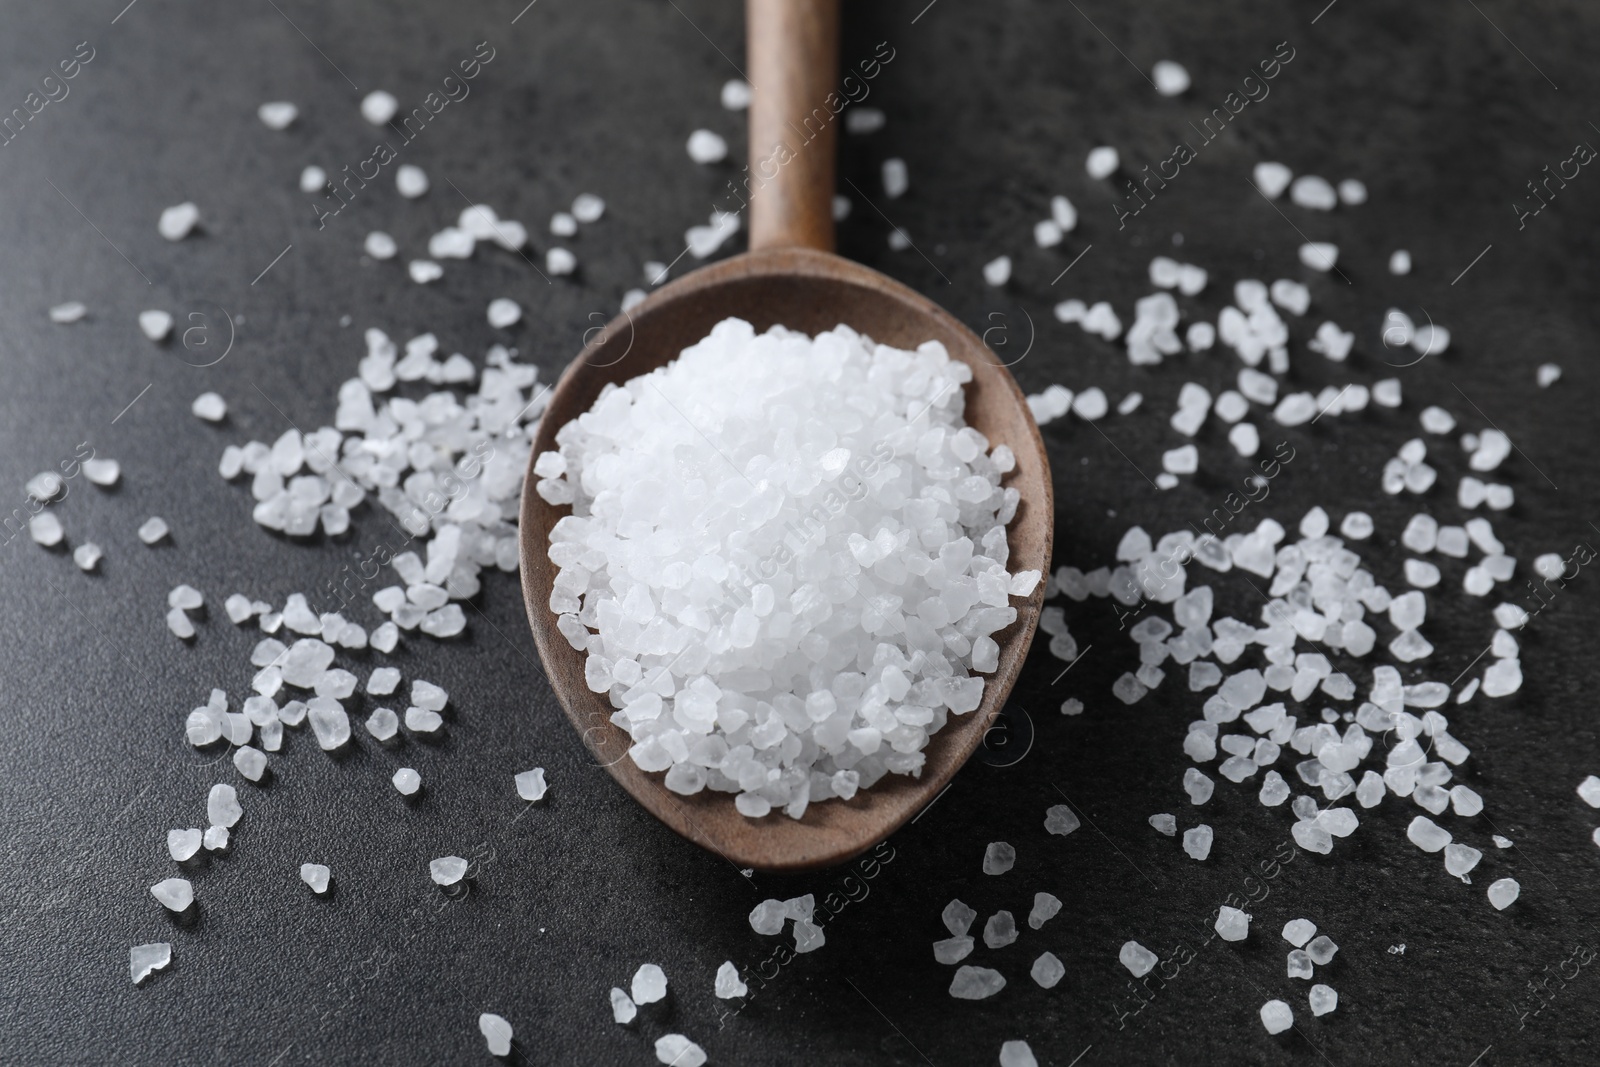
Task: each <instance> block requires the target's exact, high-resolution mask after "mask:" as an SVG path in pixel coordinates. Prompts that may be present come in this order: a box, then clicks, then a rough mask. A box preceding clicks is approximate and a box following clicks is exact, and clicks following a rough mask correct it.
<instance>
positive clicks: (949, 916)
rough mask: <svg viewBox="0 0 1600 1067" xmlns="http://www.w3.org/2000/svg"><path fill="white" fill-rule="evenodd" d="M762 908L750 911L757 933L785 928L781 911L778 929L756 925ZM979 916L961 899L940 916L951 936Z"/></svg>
mask: <svg viewBox="0 0 1600 1067" xmlns="http://www.w3.org/2000/svg"><path fill="white" fill-rule="evenodd" d="M766 903H767V904H776V903H778V902H777V901H771V900H769V901H767V902H766ZM760 910H761V908H760V907H757V908H756V911H753V912H751V913H750V925H751V926H752V927H755V929H756V933H758V934H768V933H770V934H775V933H777V932H778V930H781V929H783V916H782V914H781V913H780V914H779V916H778V925H777V928H776V929H770V930H763V929H761V928H760V927H756V912H758V911H760ZM977 917H978V913H977V912H976V911H973V910H972V909H971V908H969V907H967V905H965V904H963V903H962V902H961V901H959V900H952V901H951V902H950V903H948V904H946V905H945V906H944V911H943V912H941V913H940V915H939V918H940V919H941V920H943V922H944V928H945V929H946V930H949V931H950V934H951V936H953V937H961V936H963V935H965V934H966V932H967V931H968V930H970V929H971V928H972V920H973V919H976V918H977Z"/></svg>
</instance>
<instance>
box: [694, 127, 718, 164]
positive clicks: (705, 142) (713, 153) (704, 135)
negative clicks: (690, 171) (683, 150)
mask: <svg viewBox="0 0 1600 1067" xmlns="http://www.w3.org/2000/svg"><path fill="white" fill-rule="evenodd" d="M686 147H687V148H688V151H689V158H690V159H692V160H694V161H695V162H696V163H721V162H722V161H723V160H724V159H727V158H728V142H727V141H726V140H725V139H724V138H723V137H722V136H721V135H720V134H717V133H713V132H712V131H711V130H704V129H701V130H695V131H694V132H693V133H691V134H690V135H689V140H688V143H687V145H686Z"/></svg>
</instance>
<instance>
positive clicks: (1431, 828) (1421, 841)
mask: <svg viewBox="0 0 1600 1067" xmlns="http://www.w3.org/2000/svg"><path fill="white" fill-rule="evenodd" d="M1406 837H1407V839H1409V840H1410V841H1411V843H1412V844H1413V845H1416V846H1417V847H1418V848H1420V849H1422V851H1424V852H1438V851H1439V850H1440V849H1442V848H1444V847H1445V846H1446V845H1448V844H1449V843H1450V840H1451V838H1450V831H1448V830H1446V829H1444V828H1443V827H1441V826H1440V825H1439V824H1438V823H1436V822H1434V821H1433V820H1432V819H1430V818H1428V817H1427V816H1426V815H1418V816H1416V817H1415V818H1413V819H1412V820H1411V824H1410V825H1409V826H1408V827H1407V828H1406Z"/></svg>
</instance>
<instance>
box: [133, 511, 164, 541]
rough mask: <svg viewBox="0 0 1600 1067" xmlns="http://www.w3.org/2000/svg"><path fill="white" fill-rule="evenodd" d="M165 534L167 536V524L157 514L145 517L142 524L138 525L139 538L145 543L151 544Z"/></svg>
mask: <svg viewBox="0 0 1600 1067" xmlns="http://www.w3.org/2000/svg"><path fill="white" fill-rule="evenodd" d="M165 536H167V524H166V521H165V520H163V519H161V518H160V517H159V516H157V517H155V518H150V519H146V520H145V522H144V525H143V526H140V527H139V540H141V541H143V542H144V543H145V544H147V545H153V544H155V543H156V542H157V541H159V540H161V539H162V538H163V537H165Z"/></svg>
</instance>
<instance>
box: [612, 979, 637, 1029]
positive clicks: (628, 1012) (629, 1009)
mask: <svg viewBox="0 0 1600 1067" xmlns="http://www.w3.org/2000/svg"><path fill="white" fill-rule="evenodd" d="M638 1014H639V1009H638V1007H637V1006H636V1005H635V1004H634V1003H633V998H632V997H630V996H628V994H626V993H624V992H623V991H622V990H620V989H618V988H617V987H616V986H612V987H611V1018H612V1019H613V1020H614V1021H615V1022H616V1023H618V1024H619V1025H623V1026H626V1025H627V1024H628V1023H631V1022H633V1018H634V1016H636V1015H638Z"/></svg>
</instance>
